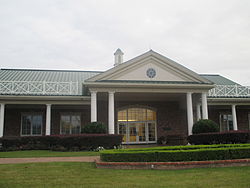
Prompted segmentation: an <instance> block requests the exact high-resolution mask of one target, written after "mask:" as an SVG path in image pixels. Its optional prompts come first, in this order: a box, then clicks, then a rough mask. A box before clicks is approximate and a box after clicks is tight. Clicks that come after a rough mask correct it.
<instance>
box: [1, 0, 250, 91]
mask: <svg viewBox="0 0 250 188" xmlns="http://www.w3.org/2000/svg"><path fill="white" fill-rule="evenodd" d="M117 48H121V49H122V51H123V52H124V60H125V61H126V60H129V59H131V58H133V57H135V56H138V55H140V54H142V53H144V52H146V51H148V50H149V49H153V50H154V51H156V52H158V53H160V54H162V55H164V56H166V57H168V58H170V59H172V60H174V61H177V62H178V63H180V64H182V65H184V66H186V67H188V68H190V69H191V70H193V71H195V72H197V73H214V74H221V75H223V76H225V77H228V78H230V79H232V80H234V81H236V82H238V83H240V84H243V85H249V86H250V0H234V1H233V0H171V1H170V0H169V1H167V0H161V1H160V0H152V1H150V0H148V1H147V0H99V1H95V0H89V1H88V0H0V67H1V68H39V69H70V70H107V69H109V68H111V67H112V66H113V64H114V57H113V53H114V52H115V50H116V49H117Z"/></svg>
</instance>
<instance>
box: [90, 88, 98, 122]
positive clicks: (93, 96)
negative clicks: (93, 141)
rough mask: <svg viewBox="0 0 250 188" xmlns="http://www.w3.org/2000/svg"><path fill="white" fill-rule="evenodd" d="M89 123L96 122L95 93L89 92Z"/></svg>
mask: <svg viewBox="0 0 250 188" xmlns="http://www.w3.org/2000/svg"><path fill="white" fill-rule="evenodd" d="M90 108H91V109H90V110H91V112H90V113H91V122H96V121H97V92H96V91H91V106H90Z"/></svg>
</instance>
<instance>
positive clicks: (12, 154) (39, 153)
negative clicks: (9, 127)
mask: <svg viewBox="0 0 250 188" xmlns="http://www.w3.org/2000/svg"><path fill="white" fill-rule="evenodd" d="M98 155H99V152H94V151H79V152H60V151H49V150H32V151H9V152H0V158H16V157H17V158H27V157H79V156H98Z"/></svg>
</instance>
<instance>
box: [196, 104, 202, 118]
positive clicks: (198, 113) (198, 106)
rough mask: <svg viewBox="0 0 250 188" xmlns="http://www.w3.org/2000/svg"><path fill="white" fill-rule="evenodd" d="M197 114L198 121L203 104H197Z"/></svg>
mask: <svg viewBox="0 0 250 188" xmlns="http://www.w3.org/2000/svg"><path fill="white" fill-rule="evenodd" d="M196 115H197V117H196V118H197V121H199V120H200V119H201V105H200V104H197V105H196Z"/></svg>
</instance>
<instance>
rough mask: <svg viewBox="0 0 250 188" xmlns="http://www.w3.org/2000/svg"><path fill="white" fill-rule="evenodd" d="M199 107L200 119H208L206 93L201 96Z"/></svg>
mask: <svg viewBox="0 0 250 188" xmlns="http://www.w3.org/2000/svg"><path fill="white" fill-rule="evenodd" d="M201 103H202V104H201V105H202V119H208V110H207V93H205V92H203V93H202V94H201Z"/></svg>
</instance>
